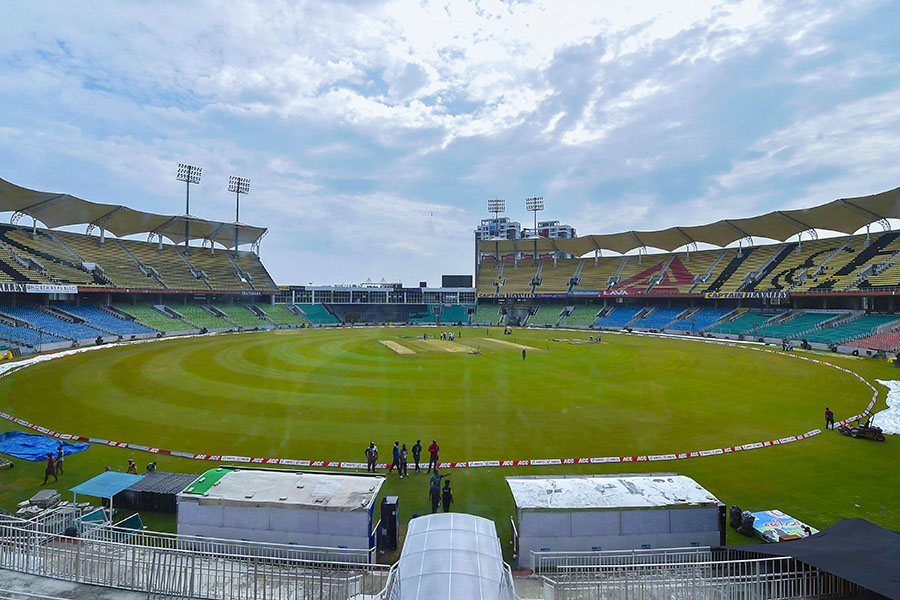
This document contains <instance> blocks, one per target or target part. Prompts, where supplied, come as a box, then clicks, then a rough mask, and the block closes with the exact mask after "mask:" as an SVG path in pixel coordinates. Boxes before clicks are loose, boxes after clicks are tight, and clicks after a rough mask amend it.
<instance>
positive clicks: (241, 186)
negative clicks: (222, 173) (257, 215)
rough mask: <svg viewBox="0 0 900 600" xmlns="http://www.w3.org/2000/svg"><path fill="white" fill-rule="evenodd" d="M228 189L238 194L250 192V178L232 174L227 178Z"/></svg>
mask: <svg viewBox="0 0 900 600" xmlns="http://www.w3.org/2000/svg"><path fill="white" fill-rule="evenodd" d="M228 191H229V192H235V193H238V194H249V193H250V179H249V178H247V177H237V176H236V175H232V176H231V177H229V178H228Z"/></svg>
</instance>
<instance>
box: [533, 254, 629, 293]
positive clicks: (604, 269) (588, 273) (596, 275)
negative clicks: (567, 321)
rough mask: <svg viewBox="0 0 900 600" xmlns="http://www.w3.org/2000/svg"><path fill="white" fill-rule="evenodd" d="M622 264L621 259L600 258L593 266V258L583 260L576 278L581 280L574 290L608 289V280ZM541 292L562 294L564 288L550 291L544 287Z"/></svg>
mask: <svg viewBox="0 0 900 600" xmlns="http://www.w3.org/2000/svg"><path fill="white" fill-rule="evenodd" d="M621 264H622V257H610V258H600V259H598V261H597V264H596V265H595V264H594V259H593V258H586V259H584V266H582V268H581V274H580V275H579V276H578V277H579V279H580V280H581V281H580V282H579V283H578V285H577V286H576V287H575V288H574V289H576V290H581V291H601V290H605V289H608V288H609V283H608V281H609V278H610V277H612V276H613V275H615V274H616V271H617V270H618V269H619V265H621ZM541 291H542V292H554V291H558V292H564V291H565V288H563V289H560V290H551V289H549V288H547V287H546V286H544V287H543V288H542V289H541Z"/></svg>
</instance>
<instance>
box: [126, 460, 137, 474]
mask: <svg viewBox="0 0 900 600" xmlns="http://www.w3.org/2000/svg"><path fill="white" fill-rule="evenodd" d="M125 472H126V473H131V474H132V475H137V465H136V464H134V459H133V458H129V459H128V468H127V469H126V470H125Z"/></svg>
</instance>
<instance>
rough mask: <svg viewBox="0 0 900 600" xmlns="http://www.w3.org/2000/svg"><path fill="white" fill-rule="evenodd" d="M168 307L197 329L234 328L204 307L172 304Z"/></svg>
mask: <svg viewBox="0 0 900 600" xmlns="http://www.w3.org/2000/svg"><path fill="white" fill-rule="evenodd" d="M168 307H169V308H171V309H172V310H174V311H176V312H178V313H179V314H182V315H184V318H185V320H186V321H188V322H189V323H192V324H193V325H196V326H197V327H206V328H207V329H223V328H225V329H230V328H232V327H233V325H232V324H231V323H229V322H228V321H226V320H225V319H223V318H222V317H217V316H215V315H212V314H210V313H208V312H206V310H205V309H204V308H203V307H202V306H199V305H197V304H177V305H176V304H170V305H168Z"/></svg>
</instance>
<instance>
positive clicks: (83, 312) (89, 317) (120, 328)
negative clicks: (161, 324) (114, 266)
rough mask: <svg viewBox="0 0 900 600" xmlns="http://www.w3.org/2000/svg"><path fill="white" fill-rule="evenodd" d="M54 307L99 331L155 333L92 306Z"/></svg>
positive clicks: (61, 305)
mask: <svg viewBox="0 0 900 600" xmlns="http://www.w3.org/2000/svg"><path fill="white" fill-rule="evenodd" d="M54 306H56V307H57V308H59V309H61V310H64V311H66V312H67V313H69V314H71V315H75V316H76V317H78V318H80V319H84V320H85V321H87V322H88V323H90V324H92V325H96V326H97V327H99V328H101V329H104V330H106V331H112V332H113V333H117V334H119V335H135V334H139V333H155V332H154V331H153V330H152V329H150V328H149V327H144V326H143V325H141V324H140V323H138V322H137V321H125V320H124V319H120V318H118V317H114V316H112V315H111V314H109V313H106V312H103V311H102V310H100V309H99V308H97V307H96V306H94V305H92V304H82V305H81V306H75V305H74V304H55V305H54Z"/></svg>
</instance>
